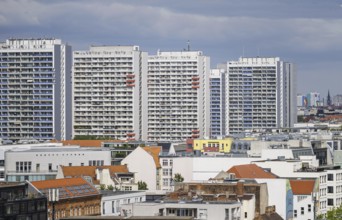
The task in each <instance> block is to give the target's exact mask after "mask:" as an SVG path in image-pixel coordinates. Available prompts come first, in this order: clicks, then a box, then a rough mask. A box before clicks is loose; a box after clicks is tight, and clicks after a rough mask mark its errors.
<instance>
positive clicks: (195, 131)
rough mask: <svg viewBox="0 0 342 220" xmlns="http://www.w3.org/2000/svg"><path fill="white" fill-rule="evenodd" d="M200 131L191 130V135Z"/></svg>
mask: <svg viewBox="0 0 342 220" xmlns="http://www.w3.org/2000/svg"><path fill="white" fill-rule="evenodd" d="M199 132H200V130H192V133H199Z"/></svg>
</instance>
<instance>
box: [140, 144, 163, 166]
mask: <svg viewBox="0 0 342 220" xmlns="http://www.w3.org/2000/svg"><path fill="white" fill-rule="evenodd" d="M142 149H144V150H145V151H146V152H147V153H149V154H150V155H151V156H152V157H153V160H154V163H155V164H156V167H157V168H160V167H161V165H160V162H159V154H160V152H161V147H159V146H146V147H142Z"/></svg>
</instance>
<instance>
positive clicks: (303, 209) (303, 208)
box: [293, 204, 312, 218]
mask: <svg viewBox="0 0 342 220" xmlns="http://www.w3.org/2000/svg"><path fill="white" fill-rule="evenodd" d="M311 211H312V206H311V204H308V212H309V213H310V212H311ZM300 214H301V215H304V214H305V207H300ZM297 216H298V213H297V210H296V209H295V210H293V217H295V218H297Z"/></svg>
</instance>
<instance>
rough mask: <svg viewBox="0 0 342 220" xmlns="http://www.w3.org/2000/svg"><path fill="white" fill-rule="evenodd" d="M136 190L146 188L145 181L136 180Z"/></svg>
mask: <svg viewBox="0 0 342 220" xmlns="http://www.w3.org/2000/svg"><path fill="white" fill-rule="evenodd" d="M138 190H148V188H147V183H145V182H143V181H139V182H138Z"/></svg>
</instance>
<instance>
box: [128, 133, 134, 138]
mask: <svg viewBox="0 0 342 220" xmlns="http://www.w3.org/2000/svg"><path fill="white" fill-rule="evenodd" d="M127 136H129V137H133V136H135V133H128V134H127Z"/></svg>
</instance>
